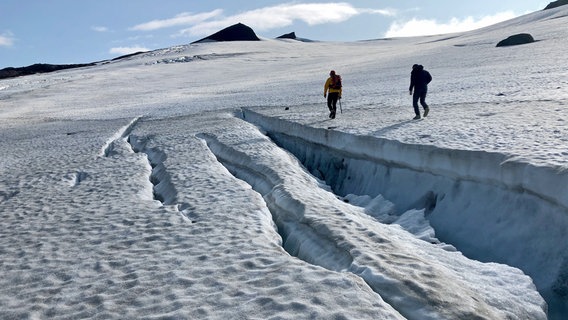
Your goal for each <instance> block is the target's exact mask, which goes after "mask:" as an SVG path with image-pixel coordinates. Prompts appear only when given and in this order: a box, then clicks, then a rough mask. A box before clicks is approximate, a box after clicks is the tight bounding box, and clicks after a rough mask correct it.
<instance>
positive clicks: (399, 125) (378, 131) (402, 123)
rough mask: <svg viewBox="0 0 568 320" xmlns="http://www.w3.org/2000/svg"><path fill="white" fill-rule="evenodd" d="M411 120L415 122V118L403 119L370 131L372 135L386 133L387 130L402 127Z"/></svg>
mask: <svg viewBox="0 0 568 320" xmlns="http://www.w3.org/2000/svg"><path fill="white" fill-rule="evenodd" d="M412 122H416V120H404V121H402V122H399V123H396V124H393V125H390V126H388V127H384V128H380V129H379V130H377V131H374V132H373V133H372V135H373V136H380V135H383V134H386V133H387V132H389V131H393V130H396V129H398V128H401V127H404V126H405V125H407V124H409V123H412Z"/></svg>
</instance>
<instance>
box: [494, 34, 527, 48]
mask: <svg viewBox="0 0 568 320" xmlns="http://www.w3.org/2000/svg"><path fill="white" fill-rule="evenodd" d="M532 42H534V38H533V36H531V35H530V34H528V33H519V34H515V35H512V36H510V37H508V38H507V39H504V40H501V41H499V43H497V47H507V46H517V45H520V44H526V43H532Z"/></svg>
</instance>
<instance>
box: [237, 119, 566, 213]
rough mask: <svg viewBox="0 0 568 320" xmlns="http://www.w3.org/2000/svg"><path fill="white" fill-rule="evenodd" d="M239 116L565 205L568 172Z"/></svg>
mask: <svg viewBox="0 0 568 320" xmlns="http://www.w3.org/2000/svg"><path fill="white" fill-rule="evenodd" d="M241 116H242V117H243V119H245V120H246V121H249V122H251V123H254V124H256V125H258V126H261V127H262V128H264V129H265V130H269V131H273V132H278V133H285V134H286V135H289V136H293V137H298V138H301V139H303V140H306V141H309V142H311V143H315V144H319V145H322V146H325V147H327V148H332V149H335V150H339V151H342V152H345V153H348V154H349V156H350V157H351V158H355V157H359V158H360V159H362V160H369V161H373V162H378V163H384V164H386V165H390V166H395V167H403V168H407V169H411V170H415V171H420V172H427V173H431V174H434V175H440V176H445V177H448V178H451V179H454V180H465V181H473V182H479V183H483V184H491V185H494V186H499V187H503V188H506V189H510V190H515V191H517V192H527V193H530V194H532V195H534V196H537V197H539V198H542V199H544V200H546V201H549V202H551V203H553V204H556V205H559V206H562V207H563V208H564V209H568V170H565V169H563V168H557V167H549V166H536V165H533V164H530V163H526V162H520V161H516V160H515V159H514V158H511V157H510V156H508V155H505V154H501V153H497V152H484V151H471V150H456V149H443V148H439V147H435V146H429V145H416V144H404V143H401V142H399V141H394V140H388V139H384V138H377V137H372V136H356V135H353V134H349V133H345V132H341V131H335V130H326V129H321V128H314V127H310V126H306V125H302V124H299V123H296V122H292V121H287V120H282V119H278V118H272V117H268V116H265V115H262V114H260V113H257V112H255V111H252V110H250V109H243V110H242V115H241Z"/></svg>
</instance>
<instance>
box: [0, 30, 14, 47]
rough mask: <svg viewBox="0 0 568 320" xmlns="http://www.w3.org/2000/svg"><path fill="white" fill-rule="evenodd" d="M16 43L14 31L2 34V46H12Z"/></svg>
mask: <svg viewBox="0 0 568 320" xmlns="http://www.w3.org/2000/svg"><path fill="white" fill-rule="evenodd" d="M13 45H14V36H13V34H12V33H4V34H0V47H11V46H13Z"/></svg>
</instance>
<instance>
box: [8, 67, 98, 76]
mask: <svg viewBox="0 0 568 320" xmlns="http://www.w3.org/2000/svg"><path fill="white" fill-rule="evenodd" d="M94 65H95V63H83V64H46V63H36V64H33V65H31V66H27V67H21V68H12V67H8V68H4V69H2V70H0V79H6V78H14V77H19V76H27V75H31V74H36V73H46V72H53V71H58V70H65V69H73V68H81V67H90V66H94Z"/></svg>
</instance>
